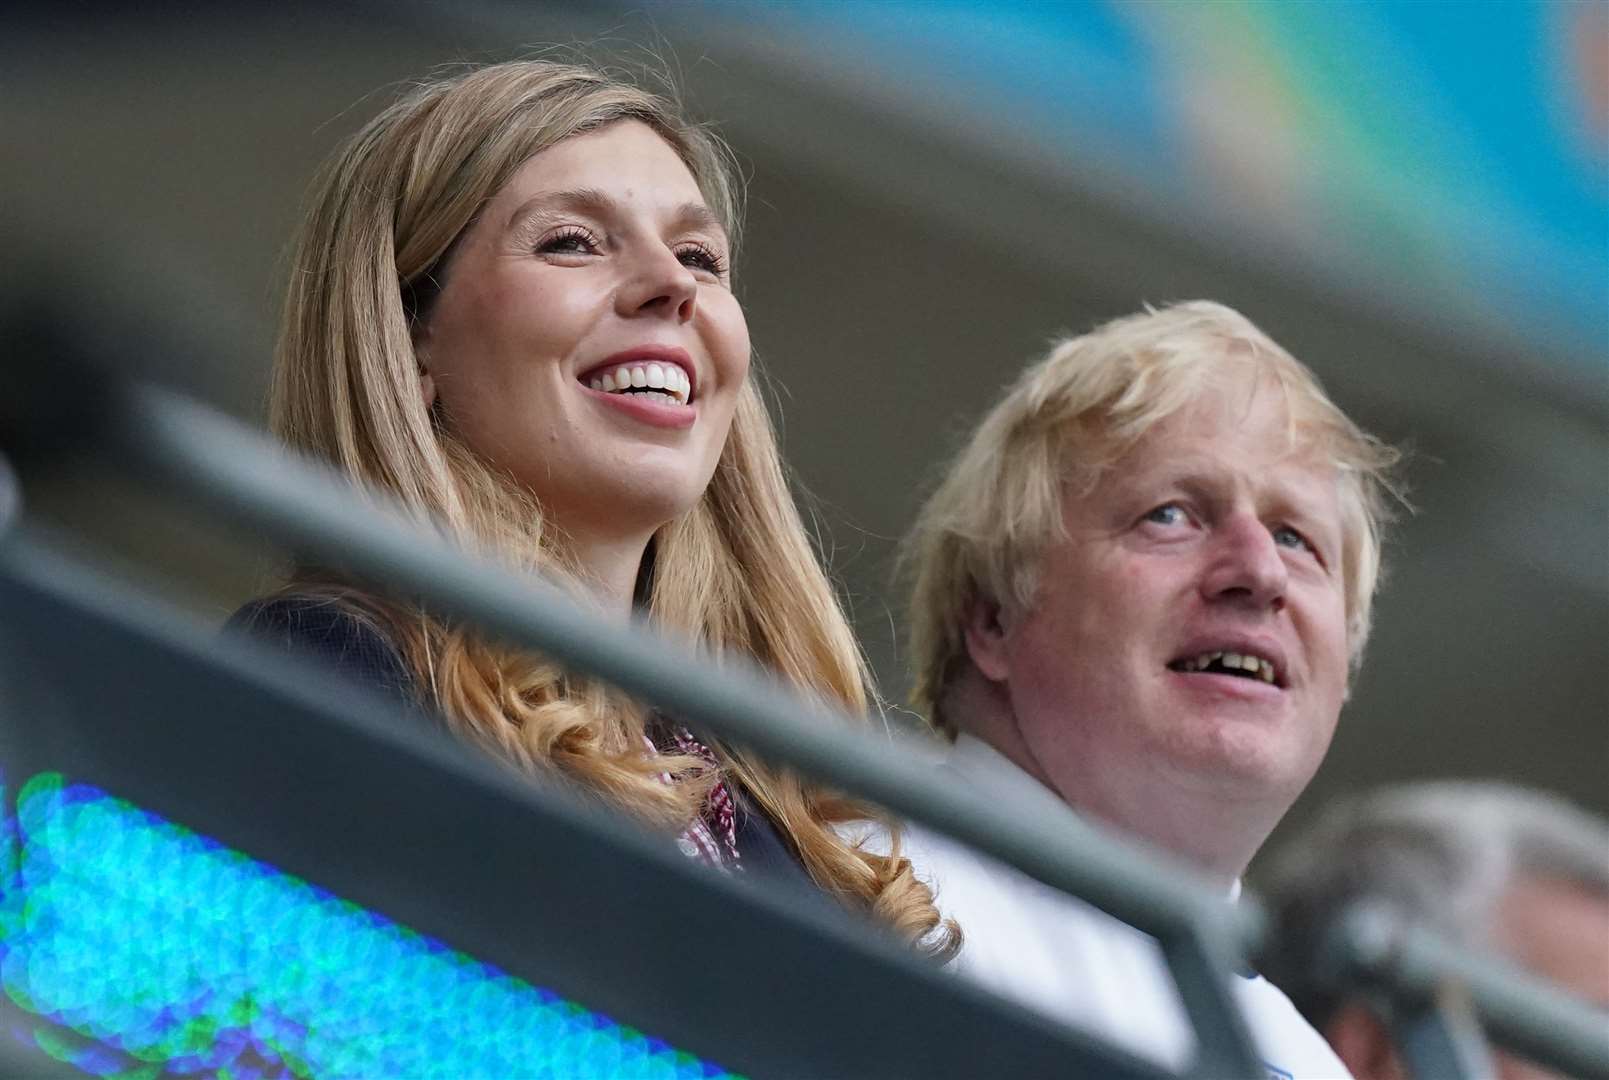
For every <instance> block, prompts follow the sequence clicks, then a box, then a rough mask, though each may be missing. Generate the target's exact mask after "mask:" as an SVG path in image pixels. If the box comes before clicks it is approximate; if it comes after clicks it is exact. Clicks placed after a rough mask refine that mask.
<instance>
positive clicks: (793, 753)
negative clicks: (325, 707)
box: [94, 384, 1265, 1061]
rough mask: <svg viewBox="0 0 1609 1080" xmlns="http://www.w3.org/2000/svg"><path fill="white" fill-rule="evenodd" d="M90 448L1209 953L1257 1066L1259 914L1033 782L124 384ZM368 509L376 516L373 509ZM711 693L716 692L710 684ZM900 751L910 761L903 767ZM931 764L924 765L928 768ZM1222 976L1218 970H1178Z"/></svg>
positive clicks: (1215, 1026)
mask: <svg viewBox="0 0 1609 1080" xmlns="http://www.w3.org/2000/svg"><path fill="white" fill-rule="evenodd" d="M112 397H113V399H114V401H113V403H112V407H110V408H109V409H107V410H106V412H105V413H103V416H104V417H105V419H106V420H107V421H108V422H107V423H104V424H102V425H101V426H102V427H103V429H104V430H103V432H102V434H101V435H99V436H94V437H95V438H96V439H97V441H104V445H103V446H102V447H101V449H103V450H105V451H109V455H108V456H109V457H111V458H112V459H114V461H115V462H116V463H118V464H119V465H120V466H124V467H130V468H134V469H136V470H138V471H141V472H144V473H147V474H149V475H151V476H153V477H155V478H156V479H157V480H159V481H161V482H164V483H166V484H168V485H169V486H171V487H173V488H175V489H177V490H179V491H181V492H183V493H184V494H185V495H187V496H189V497H192V498H198V499H200V500H202V501H203V502H204V503H206V504H207V505H209V506H210V507H211V508H212V509H213V510H214V511H216V512H219V513H220V514H221V515H222V516H223V517H224V518H225V519H226V520H229V521H232V522H234V523H235V524H237V525H241V526H250V527H254V528H257V529H260V530H262V531H263V532H265V533H267V534H268V535H270V536H271V537H274V538H276V539H277V540H279V541H282V542H285V543H288V544H289V545H291V546H292V547H294V548H295V549H297V550H298V551H299V552H300V553H302V554H305V555H313V556H316V557H318V558H321V559H325V560H328V561H329V562H331V563H332V564H334V565H337V566H340V567H343V568H344V569H346V570H347V571H349V572H352V573H355V574H357V575H359V576H361V577H363V578H365V579H368V580H371V581H374V582H381V583H385V584H386V585H387V586H389V587H391V588H395V589H401V590H404V591H405V592H406V593H407V594H408V595H410V596H412V597H416V598H417V599H418V600H419V601H420V602H422V603H424V604H425V605H426V606H427V607H429V608H430V609H431V610H433V611H436V612H439V613H442V614H448V615H452V616H457V617H461V618H464V619H466V620H469V621H472V622H474V623H476V624H477V625H480V626H482V627H483V628H485V629H487V630H488V631H490V632H492V633H494V634H496V635H499V636H502V637H505V638H506V639H508V640H510V641H512V642H515V643H518V644H520V645H524V646H527V647H530V648H533V649H536V650H538V651H540V652H542V653H544V654H545V655H547V656H549V657H552V658H553V659H554V660H556V661H559V662H561V663H564V664H566V665H569V666H573V667H574V668H576V669H578V670H581V671H585V672H588V673H590V674H593V675H595V676H597V677H599V678H602V679H604V680H606V681H608V682H611V683H613V684H615V685H618V686H620V687H621V688H622V689H624V690H626V691H627V692H628V693H631V694H633V695H635V696H637V697H639V698H641V699H643V700H646V701H652V702H654V703H656V704H657V705H659V706H660V707H662V708H665V709H667V710H668V711H669V712H671V713H672V714H673V715H677V716H679V717H681V718H683V719H685V720H686V721H687V722H688V723H690V724H693V725H694V726H696V727H702V728H703V729H705V730H707V731H708V732H709V733H711V734H713V735H715V736H717V737H719V738H722V739H726V740H729V741H732V742H735V743H739V744H742V745H745V746H748V747H750V748H752V749H753V750H755V751H756V752H758V753H760V754H762V755H764V756H766V757H768V758H770V759H771V760H774V761H778V762H785V763H787V764H789V765H791V766H794V767H796V768H798V769H800V770H801V771H802V772H804V773H806V774H808V775H811V776H813V777H816V778H818V779H820V780H823V781H825V782H828V783H830V784H833V785H835V786H837V787H840V788H842V789H844V790H846V791H849V792H852V793H854V794H856V795H860V796H863V797H866V798H868V799H870V800H872V801H874V802H876V803H878V804H880V805H882V806H884V807H886V808H887V809H888V810H889V811H891V812H893V813H895V814H897V815H900V816H902V817H904V818H907V819H910V820H913V821H916V822H920V823H922V824H925V825H928V826H930V827H932V828H935V829H937V830H939V831H941V832H944V833H946V834H948V835H951V836H954V837H956V838H958V839H960V840H962V841H964V842H966V843H967V844H969V845H971V846H973V847H975V848H977V849H978V850H980V851H982V852H985V853H987V854H989V855H992V856H994V857H996V858H999V859H1001V860H1002V861H1004V862H1006V863H1008V864H1010V865H1012V866H1015V867H1017V868H1018V869H1020V870H1022V871H1023V872H1025V873H1027V874H1029V875H1030V876H1032V877H1034V878H1036V879H1038V880H1040V881H1042V882H1044V883H1045V884H1047V885H1050V886H1052V887H1053V888H1056V889H1059V890H1061V891H1063V892H1067V893H1069V894H1072V895H1074V896H1077V897H1079V898H1081V899H1083V900H1085V901H1086V902H1088V903H1091V904H1093V905H1094V906H1095V907H1097V908H1100V909H1101V910H1103V911H1105V912H1107V913H1108V914H1110V915H1113V916H1115V917H1116V918H1119V919H1122V920H1124V921H1126V922H1128V923H1130V924H1132V925H1134V926H1136V927H1138V928H1140V929H1142V930H1144V931H1146V932H1148V933H1151V934H1153V935H1154V936H1156V937H1157V938H1159V939H1160V940H1161V941H1162V943H1163V944H1164V945H1165V946H1166V945H1168V944H1170V943H1173V942H1176V941H1180V940H1190V941H1197V942H1199V943H1200V945H1201V948H1200V949H1199V950H1198V949H1194V948H1190V949H1184V950H1182V951H1180V950H1174V951H1171V952H1168V953H1167V956H1168V961H1169V965H1170V967H1171V968H1172V970H1173V973H1174V977H1175V979H1176V980H1177V981H1178V982H1179V984H1180V991H1181V996H1182V998H1183V1000H1184V1002H1185V1004H1186V1011H1187V1012H1188V1013H1189V1014H1190V1017H1191V1021H1192V1024H1193V1025H1194V1026H1195V1027H1196V1028H1197V1029H1198V1037H1199V1038H1200V1040H1201V1042H1202V1044H1203V1045H1209V1044H1211V1045H1216V1046H1223V1045H1225V1043H1226V1040H1227V1042H1228V1043H1238V1044H1240V1045H1239V1049H1238V1052H1235V1053H1233V1054H1232V1056H1233V1057H1235V1058H1236V1059H1238V1060H1240V1061H1254V1060H1256V1059H1255V1054H1254V1051H1253V1050H1252V1047H1251V1045H1250V1043H1249V1041H1247V1040H1245V1038H1244V1036H1245V1028H1244V1025H1243V1024H1237V1025H1233V1027H1232V1029H1231V1030H1230V1031H1228V1032H1227V1033H1226V1032H1224V1031H1222V1030H1221V1021H1222V1018H1223V1016H1224V1015H1226V1014H1229V1013H1232V1014H1234V1015H1236V1016H1238V1007H1237V1006H1236V1005H1235V1003H1234V1002H1233V1001H1232V1000H1230V999H1229V996H1228V988H1227V981H1226V977H1225V976H1226V975H1227V973H1228V968H1229V966H1230V965H1233V964H1234V963H1236V962H1237V960H1238V958H1239V957H1241V956H1244V955H1245V954H1246V953H1247V952H1248V951H1249V950H1250V948H1251V947H1252V946H1254V945H1255V943H1256V942H1257V941H1258V940H1259V939H1260V936H1261V934H1262V932H1263V927H1264V925H1265V923H1264V916H1263V912H1262V909H1261V907H1260V906H1259V905H1257V904H1256V903H1255V901H1250V900H1248V901H1243V902H1242V903H1240V904H1229V903H1226V902H1225V901H1224V899H1223V896H1222V893H1221V892H1219V891H1217V890H1214V889H1213V888H1211V887H1210V886H1206V885H1204V884H1201V883H1198V882H1197V881H1195V880H1193V876H1192V875H1191V874H1190V873H1189V872H1188V871H1187V870H1185V869H1184V868H1183V867H1182V866H1178V867H1175V866H1173V865H1170V864H1169V863H1168V862H1167V861H1165V860H1164V859H1162V858H1160V857H1157V856H1155V855H1152V854H1150V853H1148V852H1142V851H1137V850H1136V849H1134V848H1132V847H1130V846H1129V845H1127V844H1125V843H1123V842H1121V841H1119V840H1117V839H1115V838H1113V837H1110V836H1108V835H1106V834H1104V833H1101V832H1100V831H1098V830H1097V829H1095V828H1094V827H1092V826H1090V825H1089V824H1088V823H1086V822H1084V821H1083V820H1081V819H1080V818H1078V817H1077V816H1076V815H1075V814H1074V813H1073V812H1072V811H1071V810H1070V809H1068V808H1067V807H1066V805H1065V804H1063V803H1062V802H1061V801H1060V800H1059V799H1057V798H1055V797H1054V796H1053V795H1051V794H1050V793H1049V792H1047V791H1044V790H1043V789H1041V788H1039V787H1038V786H1037V785H1034V784H1031V783H1030V782H1028V781H1023V782H1021V783H1018V784H1012V785H1009V786H1007V785H1001V786H998V787H995V788H991V790H989V791H988V792H986V793H985V792H979V791H976V790H973V789H970V788H965V787H962V786H958V785H947V784H944V783H942V782H941V779H940V778H939V777H938V776H937V775H936V771H935V770H934V769H933V767H932V765H931V764H929V763H927V761H925V760H924V758H925V757H930V756H931V751H930V750H927V751H926V753H925V754H924V752H923V751H920V750H914V749H911V748H910V747H911V746H914V741H910V742H907V737H901V736H897V735H895V734H894V733H892V732H890V733H888V734H887V736H877V737H874V736H872V735H870V734H869V733H864V732H861V731H857V730H855V726H854V725H852V724H851V723H850V722H849V721H848V720H847V719H846V718H845V717H843V716H842V715H841V714H839V713H836V712H834V711H832V710H830V709H828V708H826V707H823V706H821V705H816V704H812V703H810V702H808V701H806V700H804V699H802V698H800V697H798V696H797V695H796V694H794V693H792V692H791V691H789V690H788V689H787V688H785V687H783V686H781V685H780V684H779V683H778V682H777V681H776V680H774V679H772V678H770V677H768V676H766V675H764V674H763V673H761V672H760V671H759V670H758V669H757V668H756V667H755V666H754V665H752V664H750V663H748V662H746V661H745V660H742V659H740V658H733V657H723V658H721V660H720V663H719V667H718V669H717V668H716V667H715V666H712V664H713V662H712V659H711V658H710V657H709V656H708V655H705V654H699V653H696V652H695V651H694V650H692V649H691V648H689V647H688V646H686V645H685V644H682V643H680V642H676V641H672V640H669V639H667V638H665V637H663V636H662V635H660V634H658V633H656V632H654V631H651V630H650V629H648V628H647V627H646V625H645V624H643V623H642V622H640V621H634V622H633V623H632V624H631V625H629V626H623V625H615V624H608V623H605V622H603V621H602V620H601V619H600V618H598V617H596V616H593V615H590V614H588V613H586V612H584V611H583V610H582V609H581V608H580V606H579V605H577V603H576V602H575V600H574V598H573V597H572V596H570V595H569V594H566V593H565V592H563V591H562V590H560V589H559V588H558V587H556V586H554V585H552V584H550V583H547V582H545V581H539V580H536V579H535V577H534V575H528V574H527V575H518V576H516V575H515V574H513V573H510V572H506V571H503V570H501V569H498V568H496V567H494V566H492V565H491V564H490V563H489V562H487V561H484V560H481V559H477V558H475V557H473V556H472V555H469V554H467V553H465V552H464V551H463V550H461V549H459V548H457V547H455V546H453V545H451V544H449V543H448V542H447V541H446V540H444V539H443V538H441V537H440V536H439V535H437V534H434V533H432V532H431V531H429V530H428V529H426V528H423V527H421V526H419V525H418V524H417V523H412V522H409V521H408V520H407V519H406V518H405V516H404V515H403V513H402V512H401V511H400V510H398V509H397V508H395V507H394V506H390V505H388V504H386V502H385V500H383V499H382V498H380V497H378V496H373V497H364V498H355V497H354V492H353V488H352V487H351V485H350V484H348V483H347V482H345V481H344V480H343V479H342V478H340V477H339V476H338V475H336V474H334V473H332V472H330V471H329V470H327V469H325V468H323V467H322V466H317V465H314V464H312V463H310V462H307V461H305V460H302V459H299V458H296V457H294V456H292V455H290V454H288V453H286V452H285V451H283V450H281V449H280V448H278V447H277V446H275V445H274V444H272V443H270V442H269V441H268V440H267V439H265V438H264V437H262V436H260V435H257V434H256V433H254V432H251V431H249V430H247V429H245V428H244V427H243V426H242V425H240V424H238V423H236V422H235V421H232V420H229V419H227V418H225V417H222V416H219V415H218V414H216V413H214V412H212V411H211V410H209V409H206V408H204V407H201V406H198V405H196V404H194V403H192V402H189V401H187V400H185V399H184V398H182V397H180V396H178V395H174V394H171V393H169V392H166V391H163V390H159V389H156V388H152V387H149V386H144V385H140V384H130V385H127V386H126V387H124V388H123V389H122V390H121V391H120V392H118V393H115V394H113V395H112ZM365 503H368V504H369V505H365ZM712 676H713V677H712ZM902 743H903V744H905V746H906V748H905V749H902ZM925 749H926V748H925V747H924V750H925ZM1198 952H1199V954H1200V955H1201V956H1203V957H1206V956H1211V957H1213V958H1214V959H1221V960H1222V962H1223V964H1224V970H1222V971H1214V970H1211V969H1210V966H1208V965H1205V964H1202V963H1196V962H1187V963H1183V964H1176V963H1175V960H1176V958H1177V957H1178V956H1180V955H1185V956H1194V955H1196V954H1197V953H1198Z"/></svg>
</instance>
